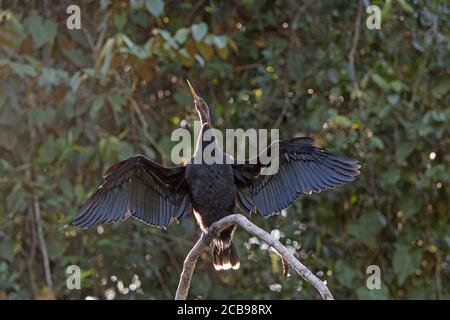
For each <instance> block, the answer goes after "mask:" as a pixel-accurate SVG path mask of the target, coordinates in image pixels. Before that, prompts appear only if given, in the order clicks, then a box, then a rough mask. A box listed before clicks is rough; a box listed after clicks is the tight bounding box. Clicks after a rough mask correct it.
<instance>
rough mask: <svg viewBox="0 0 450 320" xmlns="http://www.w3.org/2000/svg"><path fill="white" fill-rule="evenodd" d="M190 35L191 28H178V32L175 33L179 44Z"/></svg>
mask: <svg viewBox="0 0 450 320" xmlns="http://www.w3.org/2000/svg"><path fill="white" fill-rule="evenodd" d="M188 36H189V29H188V28H181V29H178V30H177V32H176V33H175V36H174V37H173V38H174V39H175V41H176V42H178V43H179V44H183V43H185V42H186V40H187V37H188Z"/></svg>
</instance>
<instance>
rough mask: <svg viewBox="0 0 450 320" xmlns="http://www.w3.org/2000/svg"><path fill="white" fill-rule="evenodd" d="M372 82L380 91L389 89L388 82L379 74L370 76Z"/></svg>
mask: <svg viewBox="0 0 450 320" xmlns="http://www.w3.org/2000/svg"><path fill="white" fill-rule="evenodd" d="M372 80H373V81H374V82H375V83H376V84H377V85H378V86H379V87H380V88H382V89H388V88H389V84H388V82H387V81H386V80H385V79H384V78H383V77H382V76H380V75H379V74H376V73H375V74H373V75H372Z"/></svg>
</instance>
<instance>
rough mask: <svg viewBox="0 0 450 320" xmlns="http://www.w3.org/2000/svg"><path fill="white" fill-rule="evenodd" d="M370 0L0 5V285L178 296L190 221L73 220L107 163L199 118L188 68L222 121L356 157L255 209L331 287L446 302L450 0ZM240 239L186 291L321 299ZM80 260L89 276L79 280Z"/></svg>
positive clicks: (205, 260)
mask: <svg viewBox="0 0 450 320" xmlns="http://www.w3.org/2000/svg"><path fill="white" fill-rule="evenodd" d="M70 4H78V5H79V6H80V8H81V25H82V28H81V30H68V29H67V27H66V19H67V17H68V15H67V14H66V9H67V7H68V6H69V5H70ZM371 4H377V5H379V6H380V8H381V12H382V21H381V29H380V30H369V29H368V28H367V27H366V19H367V18H368V16H369V15H368V14H367V13H366V7H367V5H369V2H368V1H331V0H329V1H325V0H324V1H294V0H263V1H257V0H232V1H216V0H211V1H205V0H203V1H202V0H200V1H186V0H185V1H172V2H170V1H169V2H163V1H162V0H133V1H107V0H103V1H46V0H44V1H13V0H11V1H8V0H6V1H5V0H3V1H0V8H1V11H0V154H1V157H0V298H3V299H5V298H6V299H23V298H26V299H39V298H41V299H49V298H59V299H84V298H86V297H88V296H90V297H96V298H99V299H112V298H114V299H154V298H158V299H159V298H162V299H171V298H173V297H174V293H175V289H176V286H177V283H178V277H179V274H180V271H181V267H182V262H183V259H184V257H185V255H186V254H187V252H188V251H189V250H190V248H191V247H192V245H193V244H194V242H195V241H196V240H197V238H198V236H199V230H198V228H197V227H196V225H195V223H194V221H193V218H192V217H187V218H185V219H184V220H183V221H182V223H181V224H174V225H171V226H170V227H169V229H168V230H167V231H162V230H159V229H156V228H150V227H147V226H145V225H143V224H140V223H139V222H137V221H134V220H129V221H126V222H123V223H120V224H115V225H105V226H101V227H98V228H96V229H95V228H94V229H92V230H88V231H81V230H78V229H76V228H75V227H73V226H71V225H70V223H71V220H72V218H73V216H74V214H75V212H76V210H77V208H78V206H79V205H80V204H82V203H83V202H84V201H85V200H86V198H87V197H88V196H89V194H90V193H91V192H93V191H94V190H95V188H96V187H97V185H98V184H99V182H100V181H101V174H102V172H103V171H104V170H105V168H107V167H108V166H109V165H111V164H112V163H114V162H116V161H118V160H121V159H123V158H125V157H128V156H130V155H133V154H136V153H143V154H146V155H147V156H148V157H150V158H152V159H154V160H156V161H158V162H161V163H164V164H170V152H171V147H172V146H173V142H171V141H170V134H171V132H172V130H173V129H175V128H178V127H180V126H183V127H187V128H191V127H192V123H193V121H194V120H195V119H196V115H195V114H193V113H192V98H191V96H190V94H189V91H188V90H187V87H186V84H185V81H184V79H185V78H189V79H191V80H192V82H193V84H194V86H195V88H196V89H197V90H198V92H199V93H200V94H201V95H202V96H204V97H205V99H206V100H207V101H208V102H209V103H210V105H212V106H213V107H214V111H213V118H214V124H215V126H216V127H218V128H219V129H225V128H244V129H247V128H280V130H281V133H280V134H281V137H282V138H287V137H291V136H301V135H310V136H313V137H315V139H316V141H317V143H318V144H320V145H322V146H324V147H326V148H328V149H330V150H333V151H335V152H338V153H342V154H346V155H348V156H352V157H356V158H358V159H360V161H361V163H362V165H363V169H362V174H361V176H360V177H358V179H357V181H355V182H354V183H352V184H349V185H346V186H345V187H342V188H338V189H336V190H334V191H328V192H326V193H323V194H313V195H311V196H302V197H301V198H300V199H299V200H298V201H297V202H296V203H295V204H294V205H292V207H290V208H289V209H288V210H287V211H286V212H283V214H282V215H280V216H278V217H276V218H271V219H269V220H265V219H263V218H261V217H256V218H254V219H253V221H254V222H255V223H256V224H258V225H260V226H262V227H263V228H265V229H266V230H272V229H273V230H274V231H273V232H274V234H276V235H278V236H279V237H280V239H281V241H282V242H283V243H284V244H286V245H287V246H289V247H292V248H294V249H295V250H296V252H297V253H296V254H297V256H298V257H299V258H300V259H301V261H302V262H303V263H304V264H306V265H307V266H309V267H310V268H311V269H312V271H313V272H314V273H316V274H317V275H318V276H319V277H320V278H321V279H323V280H326V281H327V283H328V285H329V287H330V289H331V291H332V292H333V294H334V295H335V297H336V298H339V299H369V298H379V299H419V298H424V299H449V298H450V283H449V274H450V271H449V265H448V264H449V263H450V249H449V246H450V224H449V201H448V198H449V182H450V173H449V166H448V164H449V160H450V155H449V154H448V150H449V127H450V108H449V104H450V97H449V89H450V72H449V65H450V63H449V62H450V59H449V51H450V44H449V37H450V33H449V23H450V20H449V13H450V9H449V6H448V2H447V1H445V0H436V1H418V0H412V1H410V0H386V1H373V2H372V3H371ZM236 244H237V248H238V251H239V254H240V256H241V268H240V269H239V270H238V271H233V272H226V273H218V272H215V271H214V270H213V268H212V264H211V261H210V256H209V254H206V253H205V254H204V256H202V261H200V262H199V264H198V266H197V270H196V272H195V275H194V278H193V283H192V289H191V293H190V297H191V298H197V297H201V298H204V299H213V298H218V299H242V298H248V299H263V298H264V299H265V298H273V299H316V298H318V296H317V294H316V293H315V291H314V289H312V288H311V287H310V286H309V285H307V284H306V283H303V282H302V281H301V280H299V278H298V277H297V276H295V275H293V276H292V277H290V278H287V279H286V278H283V275H282V273H283V272H282V266H281V262H280V261H279V258H278V257H277V255H276V254H274V253H272V252H270V250H267V246H264V245H263V244H261V243H260V242H258V241H257V239H254V238H251V237H250V236H249V235H248V234H247V233H245V232H243V231H238V233H237V237H236ZM72 264H76V265H79V266H80V267H81V270H82V289H81V290H73V291H71V290H68V289H67V287H66V277H67V274H66V268H67V267H68V266H69V265H72ZM373 264H375V265H379V266H380V268H381V279H382V287H381V289H380V290H373V291H370V290H368V289H367V287H366V279H367V276H368V275H367V274H366V268H367V266H369V265H373Z"/></svg>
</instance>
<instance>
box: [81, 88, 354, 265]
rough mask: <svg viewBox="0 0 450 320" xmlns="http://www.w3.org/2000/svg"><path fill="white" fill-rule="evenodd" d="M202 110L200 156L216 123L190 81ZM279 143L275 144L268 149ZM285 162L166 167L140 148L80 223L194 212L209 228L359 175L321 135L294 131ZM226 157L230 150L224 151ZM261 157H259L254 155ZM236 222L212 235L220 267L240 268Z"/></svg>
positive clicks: (108, 179)
mask: <svg viewBox="0 0 450 320" xmlns="http://www.w3.org/2000/svg"><path fill="white" fill-rule="evenodd" d="M188 85H189V88H190V90H191V93H192V95H193V97H194V102H195V109H196V111H197V113H198V115H199V116H200V120H201V131H200V134H199V137H198V140H197V146H196V151H195V153H194V156H193V159H195V158H196V157H198V156H199V154H201V152H200V151H202V150H204V149H205V147H206V146H207V145H208V144H210V143H216V142H215V140H214V139H212V141H206V142H205V141H204V139H203V135H204V134H205V132H206V131H207V130H208V129H210V128H211V120H210V113H209V107H208V105H207V104H206V102H205V101H204V100H203V99H202V98H201V97H199V96H198V95H197V94H196V92H195V91H194V89H193V88H192V86H191V85H190V83H189V82H188ZM273 146H274V145H272V146H270V147H269V150H267V151H268V154H269V155H270V154H271V152H272V151H271V150H272V148H273ZM277 146H278V150H279V169H278V171H277V173H276V174H274V175H262V174H261V170H263V168H264V167H265V165H264V164H262V162H261V161H258V160H257V161H256V163H252V162H251V161H244V162H238V161H235V162H233V163H231V164H206V163H201V164H195V163H197V162H195V161H192V159H191V161H190V162H189V163H188V164H186V165H182V166H175V167H170V168H167V167H163V166H161V165H159V164H157V163H155V162H153V161H151V160H150V159H148V158H146V157H144V156H142V155H137V156H134V157H131V158H128V159H126V160H123V161H120V162H118V163H116V164H114V165H113V166H111V167H110V168H109V169H108V170H106V172H105V174H104V176H103V179H104V180H103V182H102V184H101V185H100V186H99V187H98V189H97V190H96V191H95V192H94V193H93V194H92V195H91V196H90V197H89V199H88V200H87V202H86V203H85V204H84V205H83V206H82V207H81V208H80V210H79V211H78V212H77V214H76V217H75V219H74V224H75V225H76V226H78V227H80V228H87V227H90V226H94V225H98V224H101V223H110V222H116V221H122V220H125V219H127V218H129V217H130V216H132V217H134V218H135V219H138V220H140V221H142V222H144V223H146V224H149V225H153V226H157V227H162V228H166V227H167V225H168V224H169V223H170V222H172V220H177V221H178V220H180V219H181V218H183V217H184V216H186V215H187V214H188V213H189V212H191V211H193V212H194V216H195V218H196V220H197V223H198V225H199V226H200V228H201V230H202V232H204V233H206V232H207V230H208V227H209V226H211V224H213V223H214V222H215V221H218V220H220V219H221V218H223V217H225V216H227V215H230V214H233V213H235V208H236V206H239V207H240V208H241V209H242V210H243V211H244V212H246V213H248V214H250V213H255V212H257V211H259V212H260V213H261V215H263V216H264V217H269V216H271V215H272V214H275V213H278V212H280V211H281V210H282V209H284V208H287V207H288V206H289V205H290V204H291V203H292V202H294V201H295V199H296V198H297V197H298V196H299V195H300V194H302V193H306V194H310V193H311V192H320V191H323V190H327V189H332V188H334V187H336V186H339V185H342V184H344V183H347V182H350V181H353V180H354V179H355V176H357V175H358V174H359V171H358V169H359V168H360V166H359V165H358V161H357V160H353V159H349V158H346V157H342V156H339V155H336V154H334V153H332V152H329V151H326V150H324V149H322V148H318V147H315V146H313V139H311V138H307V137H299V138H291V139H287V140H282V141H278V142H277ZM221 156H223V158H224V159H226V158H227V157H229V155H227V154H225V153H223V155H221ZM254 162H255V161H254ZM235 229H236V226H231V227H229V228H227V229H225V230H223V231H222V232H221V233H220V234H219V235H218V236H217V237H216V238H215V239H213V241H212V259H213V264H214V268H215V269H216V270H222V269H223V270H226V269H230V268H233V269H237V268H239V258H238V255H237V252H236V248H235V247H234V245H233V243H232V241H231V240H232V237H233V233H234V231H235Z"/></svg>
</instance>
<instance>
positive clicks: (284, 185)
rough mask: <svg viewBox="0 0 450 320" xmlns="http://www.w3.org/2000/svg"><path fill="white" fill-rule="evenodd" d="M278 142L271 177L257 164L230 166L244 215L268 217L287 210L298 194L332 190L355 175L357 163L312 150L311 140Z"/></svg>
mask: <svg viewBox="0 0 450 320" xmlns="http://www.w3.org/2000/svg"><path fill="white" fill-rule="evenodd" d="M278 143H279V168H278V171H277V172H276V173H275V174H273V175H261V170H262V169H263V168H264V165H263V164H262V163H260V161H256V162H257V163H255V164H251V162H250V161H248V162H247V163H243V164H235V165H233V168H234V172H235V180H236V183H237V185H238V188H239V192H238V204H239V206H240V207H241V208H242V209H243V210H244V211H247V212H248V213H251V212H256V209H258V210H259V212H260V213H261V214H262V215H263V216H266V217H267V216H270V215H272V214H274V213H278V212H280V211H281V210H282V209H285V208H287V207H288V206H289V205H290V204H291V203H292V202H294V201H295V199H297V197H298V196H299V195H300V194H302V193H306V194H311V192H321V191H324V190H328V189H332V188H334V187H336V186H340V185H342V184H345V183H348V182H350V181H353V180H354V179H355V177H356V176H357V175H358V174H359V171H358V169H359V168H360V165H358V161H357V160H353V159H349V158H346V157H342V156H339V155H336V154H334V153H332V152H329V151H326V150H324V149H322V148H318V147H315V146H313V140H312V139H311V138H307V137H301V138H292V139H288V140H283V141H279V142H278ZM271 147H273V146H271ZM271 147H269V148H271ZM269 151H270V150H269ZM269 154H270V152H269Z"/></svg>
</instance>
